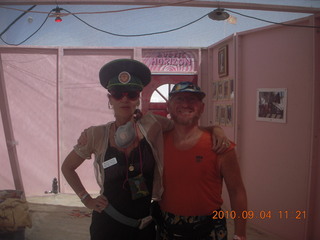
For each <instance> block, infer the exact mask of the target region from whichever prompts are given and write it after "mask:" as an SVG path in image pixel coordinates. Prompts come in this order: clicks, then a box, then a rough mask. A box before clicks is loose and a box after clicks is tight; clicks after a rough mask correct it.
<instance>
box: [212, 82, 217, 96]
mask: <svg viewBox="0 0 320 240" xmlns="http://www.w3.org/2000/svg"><path fill="white" fill-rule="evenodd" d="M217 89H218V83H217V82H213V84H212V98H213V100H217V99H218V93H217Z"/></svg>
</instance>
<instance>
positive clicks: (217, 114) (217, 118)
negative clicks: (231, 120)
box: [214, 105, 220, 125]
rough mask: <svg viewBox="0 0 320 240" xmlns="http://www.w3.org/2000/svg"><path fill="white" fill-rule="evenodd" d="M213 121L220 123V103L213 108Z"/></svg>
mask: <svg viewBox="0 0 320 240" xmlns="http://www.w3.org/2000/svg"><path fill="white" fill-rule="evenodd" d="M214 121H215V123H216V124H218V125H219V124H220V105H216V106H215V109H214Z"/></svg>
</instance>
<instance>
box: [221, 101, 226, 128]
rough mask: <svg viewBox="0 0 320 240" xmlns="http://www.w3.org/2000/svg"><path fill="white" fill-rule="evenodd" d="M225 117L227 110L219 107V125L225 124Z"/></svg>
mask: <svg viewBox="0 0 320 240" xmlns="http://www.w3.org/2000/svg"><path fill="white" fill-rule="evenodd" d="M226 117H227V108H226V106H223V105H221V106H220V121H219V122H220V125H225V124H226Z"/></svg>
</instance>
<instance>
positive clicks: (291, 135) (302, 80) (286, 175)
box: [207, 18, 320, 239]
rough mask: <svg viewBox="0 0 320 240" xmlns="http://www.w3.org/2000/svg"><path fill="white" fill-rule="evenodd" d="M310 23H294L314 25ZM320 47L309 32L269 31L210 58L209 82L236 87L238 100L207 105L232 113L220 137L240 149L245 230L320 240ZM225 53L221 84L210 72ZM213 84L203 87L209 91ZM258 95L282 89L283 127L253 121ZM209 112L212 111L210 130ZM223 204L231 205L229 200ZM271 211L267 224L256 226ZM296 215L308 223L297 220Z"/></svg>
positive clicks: (251, 34) (234, 41)
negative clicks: (249, 226) (248, 216)
mask: <svg viewBox="0 0 320 240" xmlns="http://www.w3.org/2000/svg"><path fill="white" fill-rule="evenodd" d="M313 21H314V20H313V19H312V18H310V19H305V20H301V21H298V22H297V23H299V24H301V25H308V24H314V25H315V23H314V22H313ZM316 21H318V24H319V19H318V20H316ZM319 44H320V39H319V33H316V31H315V30H314V29H307V28H292V27H267V28H262V29H256V30H252V31H248V32H243V33H240V34H236V35H235V36H233V37H229V38H227V39H225V40H224V41H222V42H220V43H217V44H215V45H213V46H211V47H209V50H208V51H209V56H210V54H211V55H213V57H211V58H210V57H209V61H208V71H209V72H210V71H213V72H212V73H211V74H210V73H209V76H210V75H211V81H218V80H224V79H226V78H229V79H235V80H236V83H235V84H236V96H235V99H231V100H230V99H227V100H224V99H223V100H219V99H218V100H212V99H211V102H213V105H217V104H225V103H226V102H227V103H228V102H231V103H232V104H233V106H234V113H235V119H234V120H235V126H231V127H230V126H229V127H228V126H226V127H224V129H225V131H226V132H227V133H229V132H230V131H233V130H235V131H234V132H232V134H230V137H231V138H233V137H235V138H234V140H235V141H236V142H237V151H238V156H239V161H240V165H241V171H242V174H243V179H244V182H245V185H246V188H247V194H248V199H249V209H250V210H252V211H253V212H254V213H255V215H256V217H254V218H253V219H252V220H250V221H249V222H251V223H253V224H254V225H258V226H260V227H261V228H262V229H264V230H266V231H268V232H272V233H274V234H276V235H279V236H280V237H283V238H284V239H317V238H316V236H317V237H319V236H320V233H319V230H317V229H316V228H315V227H314V226H313V224H314V222H316V219H318V220H319V216H320V212H319V208H318V207H317V206H316V204H315V202H316V199H319V190H320V189H319V187H320V185H319V179H318V180H317V181H318V182H316V179H317V175H318V174H319V171H320V169H319V164H318V162H319V149H320V148H319V141H318V137H317V136H318V135H319V109H320V108H319V107H320V106H319V104H320V101H319V90H320V88H319V81H320V79H319V63H320V62H319ZM224 45H228V47H229V50H230V51H229V54H228V56H229V66H230V68H229V75H228V76H227V77H222V78H221V77H220V78H219V76H218V74H217V71H216V70H215V68H214V67H213V68H211V69H210V65H211V66H217V62H216V61H215V60H216V59H215V57H214V56H217V55H218V51H219V49H220V48H221V46H224ZM212 59H213V61H212ZM210 61H212V62H211V63H210ZM211 83H212V82H208V83H207V84H210V85H209V86H208V87H211V88H212V86H211ZM259 88H286V89H287V116H286V117H287V119H286V123H276V122H268V121H267V122H263V121H257V120H256V107H257V89H259ZM211 92H212V90H211ZM210 96H212V94H211V95H210ZM207 101H208V102H209V103H210V100H208V99H207ZM213 105H212V104H209V106H210V109H209V115H208V120H209V123H211V122H214V116H215V112H214V110H215V108H214V107H212V106H213ZM224 196H225V199H228V198H227V193H226V192H225V193H224ZM226 203H227V205H228V201H226ZM268 211H270V212H271V214H272V215H271V218H270V219H268V220H266V219H260V218H259V214H260V213H261V212H268ZM300 213H302V214H305V213H306V215H307V218H306V219H305V218H304V217H303V218H302V219H299V218H301V215H299V214H300ZM284 214H285V215H284ZM311 229H312V230H311Z"/></svg>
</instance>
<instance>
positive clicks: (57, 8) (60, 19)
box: [54, 7, 62, 22]
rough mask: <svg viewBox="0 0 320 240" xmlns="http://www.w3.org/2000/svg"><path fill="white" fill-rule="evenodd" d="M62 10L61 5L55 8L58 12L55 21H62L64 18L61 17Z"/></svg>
mask: <svg viewBox="0 0 320 240" xmlns="http://www.w3.org/2000/svg"><path fill="white" fill-rule="evenodd" d="M60 10H61V8H59V7H56V8H55V9H54V11H55V12H56V13H55V15H56V19H55V20H54V21H55V22H62V18H61V17H60V16H61V15H60Z"/></svg>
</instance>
